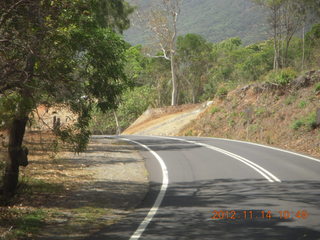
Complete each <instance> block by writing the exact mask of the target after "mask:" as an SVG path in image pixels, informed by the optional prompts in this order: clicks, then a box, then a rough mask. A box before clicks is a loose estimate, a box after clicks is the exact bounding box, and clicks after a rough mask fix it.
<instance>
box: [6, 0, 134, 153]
mask: <svg viewBox="0 0 320 240" xmlns="http://www.w3.org/2000/svg"><path fill="white" fill-rule="evenodd" d="M18 3H19V1H18V0H14V1H5V2H1V3H0V6H1V9H0V19H1V18H2V17H3V16H4V15H5V16H6V19H5V21H3V25H0V34H1V36H5V37H6V38H7V40H8V41H6V42H3V41H0V69H5V71H2V72H0V94H1V93H4V92H6V95H5V96H2V95H0V96H1V98H0V109H1V110H3V114H2V113H1V114H2V115H3V116H1V117H2V118H3V119H4V118H5V119H6V121H8V122H10V120H12V119H13V118H14V116H17V115H19V114H20V115H28V114H30V113H31V112H32V110H33V109H35V108H36V107H37V105H39V104H42V103H45V104H46V105H55V104H63V105H65V106H66V108H68V107H70V108H71V110H72V111H73V113H74V114H75V115H76V116H78V121H77V123H75V124H74V125H73V126H70V127H67V128H65V129H59V131H57V132H56V133H57V134H58V135H60V136H61V138H62V139H63V140H64V141H66V142H68V143H70V144H73V143H74V144H75V147H74V149H75V150H76V151H81V150H83V149H84V147H85V145H86V143H87V141H88V137H89V134H90V132H89V131H88V130H87V129H88V125H89V121H90V119H91V108H92V104H93V102H96V104H97V105H98V106H99V107H100V109H101V110H103V111H106V110H108V109H114V108H115V107H116V105H117V101H116V99H117V96H118V95H120V94H121V93H122V91H124V89H126V87H128V85H129V82H128V80H127V78H126V76H125V74H124V64H125V61H126V60H125V51H126V48H127V46H126V43H125V42H124V41H123V39H122V37H121V36H120V35H119V34H118V33H116V32H122V31H123V30H124V29H126V28H127V27H128V26H129V19H128V15H129V14H130V13H131V12H132V8H131V7H130V6H129V5H128V4H127V3H126V2H125V1H124V0H117V1H109V0H89V1H87V0H75V1H68V0H60V1H56V0H44V1H21V4H20V3H19V4H18ZM15 4H18V5H17V6H15ZM11 8H12V11H11V12H10V13H8V12H7V10H8V9H11ZM2 19H4V18H2ZM7 93H8V94H7ZM13 96H20V97H21V99H22V100H18V99H15V98H13ZM22 103H23V104H22ZM8 106H10V107H11V108H9V107H8ZM13 106H16V107H13Z"/></svg>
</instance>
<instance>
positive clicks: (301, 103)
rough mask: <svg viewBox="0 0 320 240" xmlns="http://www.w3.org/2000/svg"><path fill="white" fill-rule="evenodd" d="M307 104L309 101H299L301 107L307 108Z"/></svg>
mask: <svg viewBox="0 0 320 240" xmlns="http://www.w3.org/2000/svg"><path fill="white" fill-rule="evenodd" d="M307 105H308V102H307V101H304V100H302V101H301V102H300V103H299V108H301V109H303V108H305V107H306V106H307Z"/></svg>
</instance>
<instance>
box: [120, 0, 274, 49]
mask: <svg viewBox="0 0 320 240" xmlns="http://www.w3.org/2000/svg"><path fill="white" fill-rule="evenodd" d="M157 1H158V0H128V2H129V3H130V4H132V5H136V6H137V10H138V11H141V12H147V11H148V10H149V9H150V8H151V6H153V5H154V4H155V3H156V2H157ZM266 17H267V16H266V14H265V13H264V12H263V10H262V9H261V8H260V7H258V6H256V5H255V4H253V3H252V2H251V1H250V0H184V2H183V5H182V7H181V15H180V18H179V21H178V34H179V35H185V34H187V33H195V34H199V35H201V36H203V37H204V38H206V39H207V40H209V41H211V42H219V41H222V40H224V39H227V38H230V37H240V38H241V39H242V40H243V43H244V44H251V43H255V42H258V41H261V40H265V39H267V38H268V34H267V32H268V30H267V26H266ZM132 22H133V26H132V27H131V28H130V29H129V30H127V31H126V32H125V34H124V35H125V39H126V40H127V41H128V42H130V43H131V44H133V45H137V44H143V45H145V44H147V43H148V42H149V40H148V38H149V37H148V33H147V32H146V31H144V30H143V26H142V25H141V23H138V22H137V21H135V18H134V17H133V19H132Z"/></svg>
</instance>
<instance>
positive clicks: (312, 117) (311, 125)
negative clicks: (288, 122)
mask: <svg viewBox="0 0 320 240" xmlns="http://www.w3.org/2000/svg"><path fill="white" fill-rule="evenodd" d="M301 127H306V128H307V130H309V131H311V130H313V129H316V128H317V120H316V113H311V114H309V115H308V116H306V117H303V118H301V119H298V120H296V121H294V122H293V124H292V129H294V130H299V129H300V128H301Z"/></svg>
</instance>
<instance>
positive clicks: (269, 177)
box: [158, 137, 281, 182]
mask: <svg viewBox="0 0 320 240" xmlns="http://www.w3.org/2000/svg"><path fill="white" fill-rule="evenodd" d="M158 138H165V139H172V140H178V141H182V142H187V143H191V144H195V145H199V146H202V147H206V148H209V149H211V150H214V151H217V152H220V153H223V154H225V155H227V156H229V157H232V158H234V159H236V160H238V161H240V162H242V163H244V164H246V165H247V166H249V167H251V168H252V169H254V170H255V171H256V172H258V173H259V174H261V175H262V176H263V177H264V178H266V179H267V180H268V181H269V182H281V180H280V179H279V178H277V177H276V176H275V175H273V174H272V173H271V172H269V171H268V170H267V169H265V168H263V167H261V166H259V165H258V164H256V163H254V162H252V161H250V160H248V159H246V158H244V157H241V156H239V155H237V154H234V153H232V152H228V151H226V150H224V149H221V148H217V147H214V146H211V145H208V144H205V143H200V142H195V141H189V140H185V139H181V138H170V137H158Z"/></svg>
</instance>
